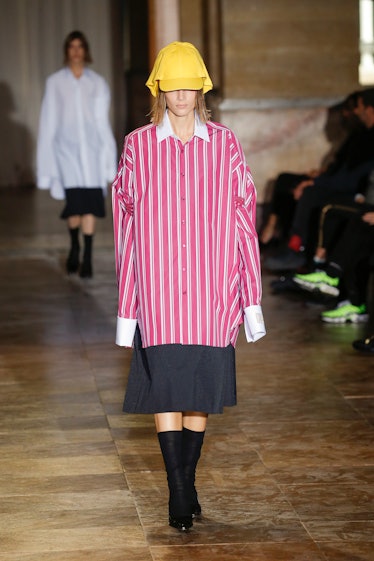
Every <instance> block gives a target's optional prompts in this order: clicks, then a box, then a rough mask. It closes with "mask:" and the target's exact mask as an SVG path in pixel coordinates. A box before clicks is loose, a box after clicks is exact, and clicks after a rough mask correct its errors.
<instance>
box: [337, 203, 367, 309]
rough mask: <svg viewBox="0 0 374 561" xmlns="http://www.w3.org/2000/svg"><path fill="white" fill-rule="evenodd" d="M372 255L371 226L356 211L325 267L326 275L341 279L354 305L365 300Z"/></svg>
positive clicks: (347, 295) (346, 293)
mask: <svg viewBox="0 0 374 561" xmlns="http://www.w3.org/2000/svg"><path fill="white" fill-rule="evenodd" d="M373 254H374V226H371V225H370V224H368V223H367V222H364V221H363V220H362V216H361V215H360V214H356V215H354V216H353V217H352V218H350V219H349V220H348V222H347V225H346V227H345V228H344V231H343V234H342V236H341V237H340V239H339V241H338V243H337V244H336V245H335V247H334V249H333V250H332V252H331V254H330V256H329V264H328V267H327V269H326V272H327V274H328V275H330V276H333V277H334V276H335V277H336V276H339V277H340V278H341V284H342V285H343V289H344V291H345V295H346V297H347V298H348V299H349V300H350V301H351V302H352V304H354V305H355V306H358V305H360V304H363V303H365V302H366V299H367V287H368V279H369V275H370V267H371V259H372V258H373Z"/></svg>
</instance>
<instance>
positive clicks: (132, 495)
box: [94, 372, 151, 547]
mask: <svg viewBox="0 0 374 561" xmlns="http://www.w3.org/2000/svg"><path fill="white" fill-rule="evenodd" d="M96 376H97V373H95V372H94V378H95V386H96V388H97V391H98V395H99V399H100V402H101V404H102V407H103V411H104V414H105V418H106V423H107V427H108V429H109V432H110V435H111V439H112V442H113V444H114V448H115V450H116V455H117V458H118V461H119V464H120V466H121V471H122V476H123V479H124V481H125V483H126V487H127V489H128V491H129V493H130V494H131V498H132V500H133V504H134V507H135V510H136V514H137V518H138V521H139V524H140V526H141V529H142V532H143V537H144V541H145V542H146V544H148V539H147V532H146V529H145V526H144V523H143V520H142V517H141V515H140V510H139V505H138V502H137V498H136V495H135V494H134V492H133V489H132V488H131V485H130V481H129V479H128V477H127V473H126V469H125V466H124V465H123V463H122V461H121V455H120V450H119V448H118V445H117V442H116V439H115V437H114V436H113V434H112V431H111V426H110V423H109V418H108V414H107V413H106V412H105V403H104V402H103V400H102V397H101V393H100V391H99V388H98V383H97V378H96ZM149 471H151V470H149ZM137 473H139V471H137ZM148 547H149V544H148Z"/></svg>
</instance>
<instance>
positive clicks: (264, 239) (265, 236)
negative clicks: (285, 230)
mask: <svg viewBox="0 0 374 561" xmlns="http://www.w3.org/2000/svg"><path fill="white" fill-rule="evenodd" d="M277 221H278V216H277V215H276V214H270V215H269V218H268V220H267V222H266V224H265V226H264V228H263V230H262V232H261V234H260V241H261V243H264V244H266V243H269V242H270V240H271V239H272V238H273V236H274V232H275V228H276V225H277Z"/></svg>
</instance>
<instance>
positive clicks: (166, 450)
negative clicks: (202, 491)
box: [158, 431, 192, 532]
mask: <svg viewBox="0 0 374 561" xmlns="http://www.w3.org/2000/svg"><path fill="white" fill-rule="evenodd" d="M158 439H159V442H160V448H161V452H162V456H163V458H164V463H165V468H166V473H167V479H168V486H169V525H170V526H172V527H173V528H177V530H180V531H181V532H185V531H187V530H188V529H189V528H191V527H192V515H191V510H190V501H189V497H188V494H187V492H186V484H185V476H184V471H183V465H182V431H166V432H159V433H158Z"/></svg>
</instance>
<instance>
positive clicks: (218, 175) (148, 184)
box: [112, 112, 265, 347]
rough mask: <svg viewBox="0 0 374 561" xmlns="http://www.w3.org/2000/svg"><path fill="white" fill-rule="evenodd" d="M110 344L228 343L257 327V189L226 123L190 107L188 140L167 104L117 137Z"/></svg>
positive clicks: (252, 335) (253, 334)
mask: <svg viewBox="0 0 374 561" xmlns="http://www.w3.org/2000/svg"><path fill="white" fill-rule="evenodd" d="M112 199H113V219H114V239H115V257H116V271H117V279H118V287H119V304H118V318H117V340H116V342H117V344H119V345H125V346H131V344H132V340H133V335H134V331H135V327H136V323H137V322H138V323H139V328H140V331H141V334H142V342H143V346H144V347H148V346H153V345H162V344H170V343H181V344H186V345H188V344H191V345H192V344H194V345H210V346H216V347H226V346H227V345H228V344H229V343H232V344H233V345H235V342H236V339H237V336H238V330H239V326H240V324H241V323H242V322H243V318H244V320H245V327H246V334H247V339H248V340H252V341H253V340H257V339H258V338H260V337H261V336H262V335H264V334H265V327H264V323H263V318H262V313H261V307H260V299H261V272H260V259H259V249H258V240H257V234H256V230H255V212H256V192H255V188H254V185H253V181H252V176H251V173H250V170H249V168H248V166H247V164H246V162H245V158H244V154H243V151H242V148H241V146H240V143H239V141H238V140H237V138H236V137H235V135H234V133H233V132H232V131H231V130H229V129H228V128H227V127H225V126H223V125H220V124H217V123H213V122H208V123H207V124H206V125H203V124H201V123H200V121H199V120H198V118H197V117H196V121H195V133H194V135H193V137H192V138H191V139H190V140H189V141H188V142H187V143H186V144H182V142H181V141H180V140H179V139H178V138H177V137H176V136H175V135H174V134H173V131H172V129H171V125H170V122H169V119H168V115H167V112H166V113H165V118H164V122H163V123H162V124H161V125H160V126H155V125H152V124H150V125H147V126H144V127H141V128H139V129H137V130H135V131H133V132H132V133H130V134H129V135H128V136H127V137H126V138H125V143H124V148H123V152H122V156H121V159H120V162H119V167H118V173H117V176H116V179H115V181H114V183H113V188H112Z"/></svg>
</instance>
